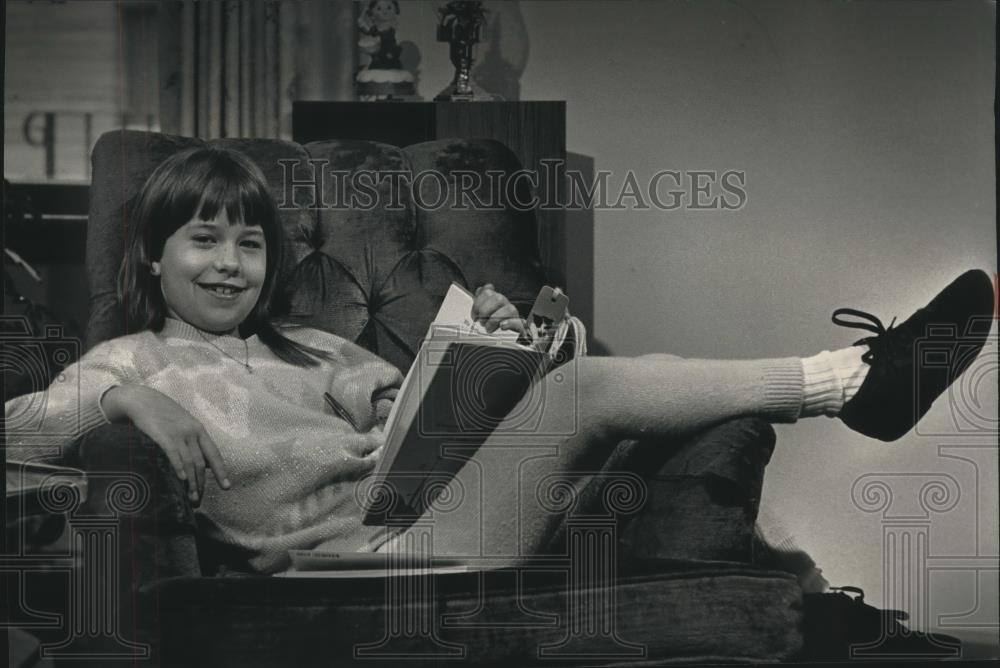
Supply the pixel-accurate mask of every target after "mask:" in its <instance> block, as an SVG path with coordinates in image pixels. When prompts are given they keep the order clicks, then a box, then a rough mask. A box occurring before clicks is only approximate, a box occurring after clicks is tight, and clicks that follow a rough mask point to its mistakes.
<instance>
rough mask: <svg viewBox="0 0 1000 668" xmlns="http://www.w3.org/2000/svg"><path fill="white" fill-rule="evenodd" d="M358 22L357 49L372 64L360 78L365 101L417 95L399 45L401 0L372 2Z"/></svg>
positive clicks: (361, 95) (360, 88) (358, 77)
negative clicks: (401, 56) (397, 30)
mask: <svg viewBox="0 0 1000 668" xmlns="http://www.w3.org/2000/svg"><path fill="white" fill-rule="evenodd" d="M365 4H366V5H367V7H366V8H365V10H364V11H363V12H362V13H361V17H360V18H359V19H358V27H359V28H360V30H361V39H360V40H359V41H358V47H359V48H360V49H361V51H362V52H363V53H366V54H368V55H369V56H371V61H370V62H369V63H368V65H367V66H366V67H365V68H364V69H362V70H361V71H360V72H359V73H358V76H357V79H356V81H357V84H358V85H357V88H358V95H359V96H360V97H361V99H362V100H365V99H373V100H387V99H393V98H394V97H395V98H399V97H403V96H405V95H413V94H414V86H413V75H412V74H411V73H410V72H407V71H406V70H404V69H403V63H402V62H401V61H400V57H399V56H400V52H401V51H402V49H401V48H400V46H399V44H397V42H396V24H397V22H398V19H399V11H400V9H399V0H369V1H368V2H366V3H365Z"/></svg>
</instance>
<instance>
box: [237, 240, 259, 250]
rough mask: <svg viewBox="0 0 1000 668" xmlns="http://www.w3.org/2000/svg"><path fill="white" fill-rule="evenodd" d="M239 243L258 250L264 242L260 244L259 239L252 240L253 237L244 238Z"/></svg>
mask: <svg viewBox="0 0 1000 668" xmlns="http://www.w3.org/2000/svg"><path fill="white" fill-rule="evenodd" d="M240 245H241V246H243V247H244V248H252V249H254V250H260V249H261V248H263V247H264V244H262V243H261V242H259V241H254V240H253V239H246V240H244V241H242V242H240Z"/></svg>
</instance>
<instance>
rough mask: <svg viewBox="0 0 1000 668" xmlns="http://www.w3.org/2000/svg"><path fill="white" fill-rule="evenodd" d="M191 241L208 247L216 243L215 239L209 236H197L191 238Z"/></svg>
mask: <svg viewBox="0 0 1000 668" xmlns="http://www.w3.org/2000/svg"><path fill="white" fill-rule="evenodd" d="M191 239H192V240H193V241H194V242H195V243H196V244H202V245H207V244H211V243H214V242H215V237H213V236H211V235H209V234H196V235H194V236H193V237H191Z"/></svg>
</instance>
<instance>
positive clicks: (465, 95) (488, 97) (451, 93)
mask: <svg viewBox="0 0 1000 668" xmlns="http://www.w3.org/2000/svg"><path fill="white" fill-rule="evenodd" d="M502 100H503V98H501V97H500V96H499V95H494V94H493V93H487V92H486V91H484V90H483V89H482V88H480V87H479V86H477V85H476V84H474V83H471V82H470V83H469V86H468V88H466V89H464V90H459V88H458V86H457V85H456V84H450V85H449V86H447V87H446V88H445V89H444V90H443V91H441V92H440V93H438V94H437V95H435V96H434V101H435V102H497V101H502Z"/></svg>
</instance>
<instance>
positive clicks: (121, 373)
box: [5, 319, 402, 572]
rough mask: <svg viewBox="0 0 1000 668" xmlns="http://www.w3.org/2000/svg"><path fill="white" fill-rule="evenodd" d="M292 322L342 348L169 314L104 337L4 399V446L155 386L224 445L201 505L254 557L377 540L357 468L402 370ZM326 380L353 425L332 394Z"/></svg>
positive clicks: (73, 433) (296, 332)
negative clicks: (45, 382)
mask: <svg viewBox="0 0 1000 668" xmlns="http://www.w3.org/2000/svg"><path fill="white" fill-rule="evenodd" d="M285 334H286V335H287V336H289V338H292V339H294V340H296V341H299V342H301V343H304V344H306V345H310V346H313V347H316V348H319V349H322V350H326V351H328V352H330V353H332V355H333V356H334V358H335V361H333V362H323V363H322V364H321V365H320V366H319V367H311V368H302V367H297V366H294V365H291V364H288V363H286V362H284V361H282V360H281V359H279V358H277V357H276V356H275V355H274V354H273V353H271V351H270V350H269V349H268V348H267V346H265V345H264V344H263V343H262V342H261V341H260V340H259V339H258V338H257V337H256V336H254V337H251V338H249V339H246V345H244V340H243V339H240V338H238V337H236V336H217V335H213V334H208V333H204V332H199V331H198V330H196V329H195V328H193V327H192V326H190V325H188V324H187V323H184V322H182V321H179V320H173V319H168V320H167V322H166V325H165V326H164V328H163V330H161V331H160V332H156V333H154V332H151V331H145V332H141V333H139V334H133V335H130V336H125V337H121V338H118V339H113V340H111V341H107V342H104V343H102V344H100V345H98V346H96V347H95V348H94V349H93V350H91V351H90V352H88V353H87V354H86V355H84V356H83V357H82V358H81V359H80V360H79V362H77V363H76V364H73V365H71V366H70V367H68V368H67V369H66V370H65V371H64V373H62V374H60V376H59V378H57V379H56V380H55V381H54V382H53V383H52V385H51V386H50V387H49V388H48V390H46V391H44V392H39V393H36V394H31V395H26V396H22V397H18V398H16V399H13V400H11V401H9V402H7V404H6V407H5V408H6V412H7V416H8V425H7V427H8V446H9V448H10V450H9V452H8V457H11V458H16V457H20V458H24V457H26V456H29V457H30V456H31V455H32V454H35V455H38V454H44V452H43V451H44V450H45V449H48V450H51V449H52V447H53V446H58V447H60V448H65V447H67V446H68V445H69V444H71V443H72V442H73V441H74V440H75V439H76V438H77V437H79V436H80V435H81V434H83V433H85V432H87V431H89V430H90V429H93V428H95V427H98V426H100V425H102V424H105V423H106V422H107V420H106V419H105V417H104V415H103V413H102V412H101V409H100V398H101V396H102V395H103V394H104V392H106V391H107V390H108V389H110V388H111V387H114V386H116V385H122V384H125V383H137V384H142V385H146V386H148V387H151V388H153V389H156V390H159V391H160V392H162V393H163V394H165V395H167V396H168V397H170V398H171V399H173V400H174V401H176V402H177V403H178V404H180V405H181V406H183V407H184V408H185V409H187V410H188V411H189V412H190V413H191V415H192V416H194V417H195V418H196V419H197V420H199V421H200V422H201V424H202V425H203V426H204V427H205V429H206V431H208V433H209V435H210V436H211V437H212V439H213V440H214V441H215V443H216V445H217V446H218V448H219V452H220V454H221V455H222V458H223V460H224V462H225V464H226V468H227V472H228V474H229V479H230V481H231V482H232V488H231V489H229V490H223V489H221V488H220V487H219V486H218V485H217V483H216V482H215V479H214V478H213V477H212V475H211V474H210V473H209V474H208V476H207V478H208V483H207V484H206V489H205V495H204V498H203V500H202V503H201V506H200V508H199V509H198V511H197V512H199V513H201V514H202V515H203V519H205V520H207V522H205V525H206V526H207V527H208V531H209V534H210V537H211V538H213V539H216V540H218V541H222V542H224V543H228V544H231V545H234V546H238V547H240V548H243V549H245V550H247V551H248V553H249V554H250V555H251V556H250V557H249V559H248V563H249V565H250V566H251V567H252V568H254V569H255V570H258V571H262V572H273V571H277V570H281V569H283V568H286V567H287V564H288V560H287V551H288V550H289V549H297V548H308V547H315V546H318V545H321V544H322V546H323V547H324V548H325V549H331V550H338V551H359V550H360V551H364V550H368V549H371V546H372V544H373V543H375V542H377V536H378V534H379V533H380V531H379V529H378V528H377V527H365V526H362V524H361V521H360V520H361V508H360V507H359V505H358V503H357V501H356V499H355V481H357V480H358V479H359V478H362V477H363V476H365V475H366V474H368V473H369V472H371V471H372V470H373V469H374V467H375V465H376V463H377V462H378V459H379V457H380V455H381V453H382V444H383V433H382V426H383V424H384V422H385V418H386V417H387V416H388V411H389V408H390V407H391V402H392V399H393V398H394V397H395V392H396V389H395V388H398V387H399V384H400V382H401V381H402V377H401V374H400V373H399V371H398V370H397V369H396V368H395V367H393V366H392V365H391V364H389V363H388V362H386V361H384V360H382V359H380V358H379V357H377V356H375V355H373V354H372V353H370V352H368V351H366V350H364V349H363V348H360V347H359V346H357V345H355V344H353V343H351V342H349V341H346V340H344V339H342V338H340V337H337V336H334V335H332V334H328V333H326V332H321V331H319V330H315V329H307V328H301V329H298V328H294V329H288V330H285ZM206 339H207V340H206ZM209 342H211V343H209ZM213 344H214V345H213ZM244 359H246V360H248V363H249V365H250V367H251V368H252V371H248V370H247V369H246V368H245V366H244V364H243V361H244ZM324 392H330V394H332V395H333V396H334V398H335V399H336V400H337V403H339V405H340V406H341V407H342V408H343V409H344V410H345V411H346V412H347V413H349V414H350V415H351V417H352V418H353V420H354V422H355V424H357V425H359V428H358V429H357V430H356V429H355V428H354V427H353V426H352V425H351V424H350V423H349V422H348V421H346V420H344V419H342V418H340V417H338V416H337V415H336V413H335V412H334V411H333V410H332V409H331V408H330V407H329V406H328V405H327V403H326V401H325V400H324V397H323V393H324ZM39 448H41V450H40V449H39Z"/></svg>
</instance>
